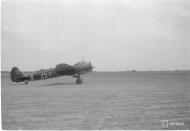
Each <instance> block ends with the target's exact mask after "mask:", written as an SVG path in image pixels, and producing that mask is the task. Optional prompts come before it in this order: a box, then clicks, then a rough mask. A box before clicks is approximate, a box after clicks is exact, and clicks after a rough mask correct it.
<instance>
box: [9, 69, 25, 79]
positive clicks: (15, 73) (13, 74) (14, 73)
mask: <svg viewBox="0 0 190 131" xmlns="http://www.w3.org/2000/svg"><path fill="white" fill-rule="evenodd" d="M11 80H12V81H13V82H21V81H25V80H28V77H27V76H24V74H23V73H22V72H21V71H20V70H19V69H18V68H17V67H13V68H12V70H11Z"/></svg>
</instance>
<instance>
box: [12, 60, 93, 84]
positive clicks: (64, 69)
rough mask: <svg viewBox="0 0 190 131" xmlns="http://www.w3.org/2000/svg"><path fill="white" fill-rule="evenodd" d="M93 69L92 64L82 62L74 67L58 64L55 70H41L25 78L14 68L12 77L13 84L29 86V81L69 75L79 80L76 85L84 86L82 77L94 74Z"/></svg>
mask: <svg viewBox="0 0 190 131" xmlns="http://www.w3.org/2000/svg"><path fill="white" fill-rule="evenodd" d="M93 68H94V67H93V66H92V65H91V63H90V62H85V61H80V62H77V63H76V64H74V65H68V64H65V63H62V64H58V65H56V67H55V68H49V69H41V70H38V71H35V72H33V73H31V74H30V75H27V76H25V75H24V74H23V73H22V72H21V71H20V70H19V69H18V68H17V67H13V68H12V70H11V72H10V75H11V80H12V81H13V82H25V84H28V82H29V81H35V80H45V79H49V78H55V77H60V76H65V75H69V76H72V77H74V78H77V79H76V84H82V83H83V79H82V78H81V77H80V75H82V74H86V73H89V72H92V69H93Z"/></svg>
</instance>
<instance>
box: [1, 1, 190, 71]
mask: <svg viewBox="0 0 190 131" xmlns="http://www.w3.org/2000/svg"><path fill="white" fill-rule="evenodd" d="M1 54H2V57H1V59H2V62H1V68H2V70H11V68H12V67H13V66H18V67H19V68H20V69H21V70H24V71H26V70H37V69H41V68H50V67H55V65H56V64H59V63H63V62H65V63H68V64H74V63H75V62H77V61H81V60H87V61H91V62H92V64H93V65H94V66H95V70H97V71H117V70H121V71H124V70H132V69H136V70H173V69H190V1H189V0H60V1H59V0H57V1H55V0H54V1H53V0H52V1H51V0H49V1H48V0H41V1H40V0H38V1H37V0H36V1H34V0H33V1H32V0H23V1H18V0H14V1H10V0H6V1H2V3H1Z"/></svg>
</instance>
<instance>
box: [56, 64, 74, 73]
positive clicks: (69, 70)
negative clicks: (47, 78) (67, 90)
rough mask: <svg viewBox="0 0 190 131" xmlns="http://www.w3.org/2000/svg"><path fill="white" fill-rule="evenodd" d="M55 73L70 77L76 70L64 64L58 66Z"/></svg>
mask: <svg viewBox="0 0 190 131" xmlns="http://www.w3.org/2000/svg"><path fill="white" fill-rule="evenodd" d="M55 71H56V73H58V74H65V75H70V74H73V72H74V68H73V67H72V66H70V65H68V64H65V63H63V64H58V65H56V68H55Z"/></svg>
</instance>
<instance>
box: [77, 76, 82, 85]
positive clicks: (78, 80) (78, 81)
mask: <svg viewBox="0 0 190 131" xmlns="http://www.w3.org/2000/svg"><path fill="white" fill-rule="evenodd" d="M82 83H83V79H82V78H80V77H79V78H77V80H76V84H77V85H80V84H82Z"/></svg>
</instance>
